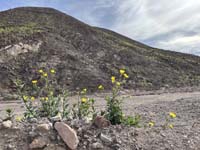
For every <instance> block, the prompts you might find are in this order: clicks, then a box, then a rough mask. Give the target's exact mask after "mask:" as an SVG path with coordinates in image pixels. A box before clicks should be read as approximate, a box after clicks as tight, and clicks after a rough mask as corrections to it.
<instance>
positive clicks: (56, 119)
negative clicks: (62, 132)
mask: <svg viewBox="0 0 200 150" xmlns="http://www.w3.org/2000/svg"><path fill="white" fill-rule="evenodd" d="M50 120H51V121H53V122H57V121H61V120H62V117H61V115H57V116H55V117H51V119H50Z"/></svg>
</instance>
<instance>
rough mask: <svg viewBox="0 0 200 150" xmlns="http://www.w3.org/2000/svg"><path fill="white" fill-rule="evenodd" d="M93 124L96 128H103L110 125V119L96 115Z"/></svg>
mask: <svg viewBox="0 0 200 150" xmlns="http://www.w3.org/2000/svg"><path fill="white" fill-rule="evenodd" d="M93 124H94V125H95V126H96V127H98V128H104V127H108V126H110V125H111V123H110V121H109V120H107V119H105V118H104V117H103V116H97V117H96V118H95V120H94V123H93Z"/></svg>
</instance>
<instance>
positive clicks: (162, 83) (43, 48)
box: [0, 7, 200, 90]
mask: <svg viewBox="0 0 200 150" xmlns="http://www.w3.org/2000/svg"><path fill="white" fill-rule="evenodd" d="M46 66H49V67H53V68H55V69H56V70H57V79H58V81H59V83H60V84H61V85H63V86H67V87H68V88H70V89H75V88H77V87H79V88H82V87H87V88H90V89H93V90H95V88H96V86H97V85H98V84H100V83H101V84H104V85H105V87H106V88H109V87H110V85H111V83H110V76H111V75H116V76H117V74H118V70H119V69H120V68H125V69H126V70H127V72H128V74H129V76H130V78H129V79H128V84H127V86H126V88H137V89H159V88H161V87H183V86H195V85H199V84H200V57H198V56H193V55H188V54H183V53H178V52H172V51H164V50H160V49H156V48H152V47H149V46H147V45H144V44H142V43H139V42H137V41H134V40H131V39H129V38H127V37H124V36H122V35H120V34H117V33H115V32H112V31H109V30H106V29H101V28H97V27H91V26H89V25H87V24H84V23H82V22H80V21H78V20H76V19H75V18H73V17H71V16H68V15H66V14H64V13H62V12H59V11H57V10H55V9H51V8H36V7H24V8H16V9H11V10H8V11H4V12H0V81H1V82H0V87H2V88H8V87H10V86H11V82H10V79H13V78H16V77H19V78H25V77H29V78H30V79H31V78H32V76H33V71H34V69H35V68H39V67H46Z"/></svg>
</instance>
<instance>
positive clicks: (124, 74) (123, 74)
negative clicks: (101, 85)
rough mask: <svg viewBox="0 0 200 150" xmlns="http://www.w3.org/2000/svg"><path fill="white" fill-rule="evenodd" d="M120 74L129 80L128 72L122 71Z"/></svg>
mask: <svg viewBox="0 0 200 150" xmlns="http://www.w3.org/2000/svg"><path fill="white" fill-rule="evenodd" d="M119 73H120V75H122V76H123V77H124V78H126V79H128V78H129V76H128V74H127V73H126V71H125V70H124V69H120V70H119Z"/></svg>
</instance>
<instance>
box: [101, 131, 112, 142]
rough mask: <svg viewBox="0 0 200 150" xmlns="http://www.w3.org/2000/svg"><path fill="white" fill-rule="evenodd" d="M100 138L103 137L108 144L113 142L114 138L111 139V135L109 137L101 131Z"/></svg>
mask: <svg viewBox="0 0 200 150" xmlns="http://www.w3.org/2000/svg"><path fill="white" fill-rule="evenodd" d="M100 139H101V140H102V141H103V142H105V143H107V144H110V143H112V139H111V138H110V137H108V136H106V135H104V134H102V133H101V135H100Z"/></svg>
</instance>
